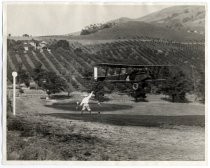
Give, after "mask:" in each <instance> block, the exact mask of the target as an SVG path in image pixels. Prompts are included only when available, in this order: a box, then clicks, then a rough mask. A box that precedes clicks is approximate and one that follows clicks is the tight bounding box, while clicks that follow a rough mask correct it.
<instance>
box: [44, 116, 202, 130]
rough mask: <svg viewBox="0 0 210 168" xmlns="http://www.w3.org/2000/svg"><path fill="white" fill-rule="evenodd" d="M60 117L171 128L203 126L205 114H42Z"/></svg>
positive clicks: (122, 124)
mask: <svg viewBox="0 0 210 168" xmlns="http://www.w3.org/2000/svg"><path fill="white" fill-rule="evenodd" d="M43 115H49V116H54V117H58V118H62V119H70V120H71V119H72V120H82V121H85V122H99V123H106V124H112V125H120V126H145V127H163V128H173V126H180V125H186V126H201V127H204V126H205V116H201V115H185V116H154V115H122V114H103V113H102V114H96V113H93V114H92V115H90V114H88V113H84V114H83V115H81V114H80V113H78V114H69V113H51V114H43Z"/></svg>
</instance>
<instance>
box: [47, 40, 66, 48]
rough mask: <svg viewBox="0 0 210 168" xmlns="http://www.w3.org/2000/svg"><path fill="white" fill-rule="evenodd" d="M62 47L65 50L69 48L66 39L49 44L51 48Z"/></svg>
mask: <svg viewBox="0 0 210 168" xmlns="http://www.w3.org/2000/svg"><path fill="white" fill-rule="evenodd" d="M59 47H61V48H63V49H65V50H69V42H68V41H66V40H59V41H58V42H55V43H54V44H52V45H51V46H50V48H51V49H57V48H59Z"/></svg>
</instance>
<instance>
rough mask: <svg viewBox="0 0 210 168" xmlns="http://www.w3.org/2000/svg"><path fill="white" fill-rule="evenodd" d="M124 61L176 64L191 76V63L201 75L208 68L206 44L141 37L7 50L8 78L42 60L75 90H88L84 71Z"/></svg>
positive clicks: (30, 68)
mask: <svg viewBox="0 0 210 168" xmlns="http://www.w3.org/2000/svg"><path fill="white" fill-rule="evenodd" d="M102 62H105V63H124V64H142V65H152V64H156V65H157V64H162V65H175V66H177V67H179V68H180V69H182V70H184V71H185V72H186V73H187V74H188V76H189V77H191V76H192V70H191V69H192V66H193V67H194V71H195V73H196V75H197V77H198V78H199V74H200V73H202V72H204V70H205V67H204V66H205V47H204V44H200V43H199V44H181V43H172V42H168V43H166V42H157V41H153V40H151V41H141V40H138V39H132V40H124V41H123V40H120V41H114V42H111V43H99V44H92V45H90V44H89V45H82V44H80V43H78V42H74V43H70V45H69V49H68V50H66V49H63V48H61V47H60V48H57V49H52V50H51V51H48V50H44V51H42V52H40V51H39V50H35V49H30V50H29V51H27V53H24V52H23V51H12V50H8V64H7V68H8V71H7V72H8V80H10V81H11V72H12V71H14V70H16V71H17V70H18V67H19V66H20V65H22V67H23V69H26V70H27V71H28V72H29V73H30V74H32V71H33V68H34V67H36V65H38V64H39V63H41V64H42V68H44V69H46V70H47V71H53V72H55V73H56V74H58V75H60V76H62V77H64V78H66V79H68V81H69V85H70V88H72V90H78V89H85V82H84V79H83V78H82V77H83V76H84V74H85V73H87V72H92V71H93V66H94V64H96V63H102Z"/></svg>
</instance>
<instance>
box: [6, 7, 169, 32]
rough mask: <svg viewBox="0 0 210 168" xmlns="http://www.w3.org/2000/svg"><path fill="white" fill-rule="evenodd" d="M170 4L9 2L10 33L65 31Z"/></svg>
mask: <svg viewBox="0 0 210 168" xmlns="http://www.w3.org/2000/svg"><path fill="white" fill-rule="evenodd" d="M166 7H169V6H167V5H136V4H135V5H126V6H125V5H119V4H118V5H108V4H107V5H100V4H95V5H94V4H92V5H88V4H86V5H84V4H83V5H81V4H80V5H78V4H49V3H48V4H46V3H45V4H44V3H43V4H7V8H6V9H7V10H6V14H7V15H6V18H7V19H6V21H7V23H6V25H7V34H9V33H10V34H11V35H12V36H19V35H20V36H21V35H23V34H29V35H32V36H42V35H63V34H69V33H73V32H77V31H80V30H81V29H82V28H84V27H85V26H88V25H90V24H94V23H104V22H107V21H110V20H113V19H117V18H120V17H128V18H139V17H142V16H144V15H147V14H149V13H152V12H155V11H158V10H161V9H163V8H166Z"/></svg>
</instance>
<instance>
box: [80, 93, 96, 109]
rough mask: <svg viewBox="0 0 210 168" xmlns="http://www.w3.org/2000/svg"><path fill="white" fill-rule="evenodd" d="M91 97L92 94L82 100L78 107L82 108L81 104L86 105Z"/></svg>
mask: <svg viewBox="0 0 210 168" xmlns="http://www.w3.org/2000/svg"><path fill="white" fill-rule="evenodd" d="M92 95H93V92H91V93H90V95H89V96H87V97H85V98H84V99H82V102H81V103H80V106H82V105H83V104H88V103H89V100H90V98H91V96H92Z"/></svg>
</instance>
